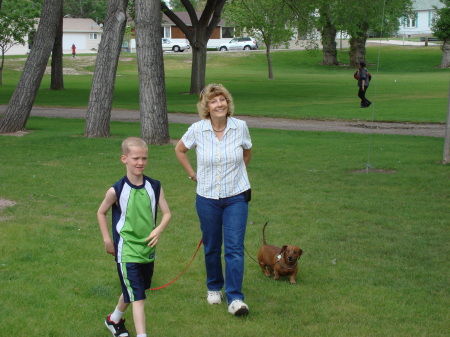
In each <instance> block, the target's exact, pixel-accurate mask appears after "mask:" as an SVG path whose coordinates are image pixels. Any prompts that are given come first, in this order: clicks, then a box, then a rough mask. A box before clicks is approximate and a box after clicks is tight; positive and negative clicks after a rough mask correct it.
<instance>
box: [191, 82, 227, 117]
mask: <svg viewBox="0 0 450 337" xmlns="http://www.w3.org/2000/svg"><path fill="white" fill-rule="evenodd" d="M220 95H222V96H223V97H225V99H226V100H227V103H228V112H227V117H230V116H233V113H234V102H233V97H232V96H231V94H230V92H229V91H228V90H227V89H226V88H225V87H224V86H223V85H222V84H215V83H212V84H208V85H207V86H206V87H204V88H203V90H202V92H201V93H200V97H199V99H198V103H197V111H198V114H199V116H200V118H201V119H210V118H211V117H210V115H209V109H208V103H209V102H210V101H211V100H212V99H213V98H214V97H217V96H220Z"/></svg>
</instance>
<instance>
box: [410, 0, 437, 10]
mask: <svg viewBox="0 0 450 337" xmlns="http://www.w3.org/2000/svg"><path fill="white" fill-rule="evenodd" d="M434 6H436V7H437V8H442V7H444V4H443V3H442V2H440V1H439V0H413V9H414V10H416V11H424V10H433V9H434Z"/></svg>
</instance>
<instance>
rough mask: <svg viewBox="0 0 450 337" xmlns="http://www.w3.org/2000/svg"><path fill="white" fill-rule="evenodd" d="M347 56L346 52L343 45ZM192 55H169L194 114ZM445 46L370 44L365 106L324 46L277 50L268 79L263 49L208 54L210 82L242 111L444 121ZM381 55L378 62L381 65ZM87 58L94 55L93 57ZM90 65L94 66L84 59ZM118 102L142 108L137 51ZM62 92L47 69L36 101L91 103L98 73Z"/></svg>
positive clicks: (8, 81) (73, 63)
mask: <svg viewBox="0 0 450 337" xmlns="http://www.w3.org/2000/svg"><path fill="white" fill-rule="evenodd" d="M338 56H339V60H340V61H341V62H343V63H346V62H348V51H347V50H339V55H338ZM191 58H192V54H190V53H189V54H182V53H179V54H176V55H174V54H167V55H165V56H164V62H165V73H166V88H167V106H168V110H169V112H183V113H196V107H195V103H196V101H197V97H196V96H195V95H188V94H187V92H189V86H190V73H191ZM441 58H442V51H441V50H440V48H439V47H431V46H430V47H427V48H425V47H405V46H382V47H380V48H379V47H367V60H368V62H369V66H368V68H369V71H370V72H371V73H372V74H373V75H374V77H373V80H372V84H371V86H370V88H369V91H368V94H367V96H368V97H369V99H371V100H372V101H373V102H374V105H373V106H372V107H373V109H365V110H364V111H361V109H359V101H358V97H357V86H356V81H355V80H354V79H353V72H354V71H355V69H354V68H352V67H349V66H346V65H345V64H343V65H341V66H338V67H328V66H321V65H320V62H321V61H322V56H321V53H320V52H317V53H310V52H307V51H301V50H297V51H279V52H273V53H272V62H273V69H274V74H275V79H274V80H268V79H267V61H266V56H265V53H264V52H251V53H208V61H207V69H206V82H208V83H209V82H214V83H222V84H224V85H225V86H227V87H228V88H229V90H230V91H231V93H232V94H233V97H234V99H235V101H236V114H238V115H252V116H270V117H285V118H293V119H344V120H372V119H374V120H376V121H403V122H435V123H443V122H445V119H446V111H447V102H448V90H449V82H448V79H449V75H450V69H440V68H438V67H437V66H438V65H439V64H440V62H441ZM93 59H94V58H93V56H92V55H84V56H78V57H77V58H76V59H73V58H72V57H66V58H65V59H64V65H65V67H66V68H71V69H76V70H78V71H90V72H93V70H94V65H93V61H94V60H93ZM378 59H379V64H378ZM88 61H89V62H88ZM23 63H24V59H23V58H22V59H20V58H17V57H15V58H7V59H6V63H5V70H4V74H3V77H4V85H3V87H2V90H1V91H0V104H8V102H9V99H10V97H11V95H12V92H13V90H14V87H15V85H16V83H17V81H18V80H19V76H20V70H21V69H22V67H23ZM86 64H90V65H86ZM117 75H118V76H117V80H116V86H115V88H116V90H115V95H114V102H113V107H114V108H116V109H139V80H138V76H137V64H136V55H135V54H124V55H122V58H121V61H120V65H119V69H118V74H117ZM64 80H65V87H66V90H64V91H59V92H57V91H51V90H49V89H48V88H49V86H50V84H49V83H50V82H49V81H50V78H49V75H45V76H44V79H43V82H42V85H41V89H40V90H39V93H38V95H37V97H36V102H35V104H36V105H38V106H67V107H87V104H88V100H89V91H90V86H91V81H92V74H84V75H83V74H81V75H67V76H65V79H64Z"/></svg>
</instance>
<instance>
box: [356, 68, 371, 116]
mask: <svg viewBox="0 0 450 337" xmlns="http://www.w3.org/2000/svg"><path fill="white" fill-rule="evenodd" d="M357 73H358V75H357V76H358V87H359V91H358V97H359V98H361V108H368V107H369V106H370V104H372V102H371V101H369V100H368V99H367V98H366V93H367V89H368V88H369V84H370V79H371V76H370V74H369V72H368V71H367V69H366V64H365V63H364V62H359V70H358V72H357Z"/></svg>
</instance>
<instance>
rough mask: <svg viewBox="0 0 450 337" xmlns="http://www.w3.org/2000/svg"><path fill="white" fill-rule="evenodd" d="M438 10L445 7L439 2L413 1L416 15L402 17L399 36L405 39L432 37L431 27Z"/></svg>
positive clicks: (427, 0)
mask: <svg viewBox="0 0 450 337" xmlns="http://www.w3.org/2000/svg"><path fill="white" fill-rule="evenodd" d="M434 6H436V7H437V8H442V7H444V4H443V3H442V2H440V1H439V0H413V11H414V15H412V16H409V17H406V16H405V17H402V18H401V19H400V27H399V30H398V35H400V36H404V37H422V36H424V37H427V36H432V35H433V33H432V31H431V26H432V24H433V18H434V16H435V12H436V10H435V9H434Z"/></svg>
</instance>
